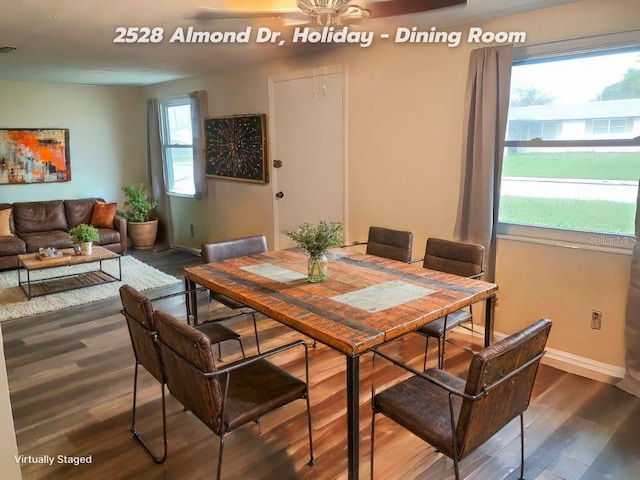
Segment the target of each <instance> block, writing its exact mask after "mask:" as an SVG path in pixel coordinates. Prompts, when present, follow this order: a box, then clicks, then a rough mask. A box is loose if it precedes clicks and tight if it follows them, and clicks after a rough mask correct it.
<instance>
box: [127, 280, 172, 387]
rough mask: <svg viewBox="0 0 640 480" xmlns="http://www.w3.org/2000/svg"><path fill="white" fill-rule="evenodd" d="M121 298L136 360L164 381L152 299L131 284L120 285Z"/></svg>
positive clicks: (157, 378)
mask: <svg viewBox="0 0 640 480" xmlns="http://www.w3.org/2000/svg"><path fill="white" fill-rule="evenodd" d="M120 300H121V301H122V314H123V315H124V318H126V320H127V327H128V328H129V336H130V337H131V346H132V347H133V353H134V355H135V357H136V360H137V361H138V363H139V364H140V365H142V366H143V367H144V368H146V369H147V371H148V372H149V373H150V374H151V375H153V376H154V377H155V378H156V380H158V381H159V382H163V383H164V376H163V374H162V365H161V363H160V356H159V354H158V347H157V345H156V343H155V341H154V339H153V335H154V332H155V329H156V328H155V322H154V320H153V306H152V305H151V300H149V298H147V297H145V296H144V295H143V294H142V293H140V292H139V291H138V290H136V289H135V288H133V287H131V286H130V285H123V286H122V287H120Z"/></svg>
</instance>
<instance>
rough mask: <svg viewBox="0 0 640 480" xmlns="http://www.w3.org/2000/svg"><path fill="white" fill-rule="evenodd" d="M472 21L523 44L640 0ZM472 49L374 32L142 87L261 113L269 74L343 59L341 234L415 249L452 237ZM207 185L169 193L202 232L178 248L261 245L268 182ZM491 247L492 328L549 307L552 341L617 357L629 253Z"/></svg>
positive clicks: (625, 22)
mask: <svg viewBox="0 0 640 480" xmlns="http://www.w3.org/2000/svg"><path fill="white" fill-rule="evenodd" d="M475 25H476V26H480V27H482V28H483V29H484V30H490V31H502V30H504V31H513V30H515V31H525V32H527V43H532V44H537V43H544V42H550V41H554V40H563V39H568V38H577V37H583V36H588V35H594V34H601V33H607V32H618V31H625V30H631V29H637V28H640V3H638V2H637V1H635V0H614V1H610V2H600V1H598V0H586V1H579V2H575V3H572V4H568V5H564V6H560V7H555V8H552V9H547V10H542V11H537V12H533V13H526V14H521V15H516V16H511V17H505V18H501V19H497V20H493V21H490V22H485V23H479V24H475ZM427 27H428V26H427ZM467 28H468V27H465V26H462V27H455V28H453V30H461V31H466V30H467ZM477 47H478V45H469V44H467V43H465V42H462V43H461V45H460V46H458V47H455V48H449V47H447V46H446V45H442V44H431V45H395V44H393V43H391V42H389V43H384V42H381V41H378V42H374V45H373V46H372V47H371V48H369V49H361V48H359V47H347V48H342V49H340V48H333V49H331V50H330V51H329V52H328V53H326V54H319V55H316V56H315V57H305V58H299V59H295V58H294V59H289V60H286V61H279V62H271V63H268V64H263V65H259V66H255V67H252V68H246V69H240V70H235V71H232V72H226V73H223V74H215V75H210V76H206V77H201V78H196V79H190V80H188V81H177V82H171V83H168V84H163V85H157V86H154V87H150V88H147V89H146V92H145V94H146V95H148V96H151V95H157V96H166V95H174V94H178V93H184V92H186V91H189V90H194V89H205V90H207V92H208V95H209V113H210V115H211V116H216V115H227V114H239V113H258V112H268V90H267V88H268V78H269V76H274V75H279V74H282V73H285V72H290V71H294V70H299V69H301V68H310V67H322V66H323V65H332V64H344V65H345V66H346V70H347V73H346V78H347V82H346V85H347V87H346V89H347V95H346V102H347V136H348V151H347V153H348V158H347V162H348V191H347V205H348V214H347V223H348V228H349V232H350V237H351V239H357V240H364V239H365V238H366V231H367V229H368V227H369V225H372V224H378V225H386V226H389V227H395V228H400V229H409V230H412V231H413V232H414V235H415V239H416V240H415V245H414V249H415V254H414V256H415V257H418V256H421V255H422V250H423V248H424V244H425V241H426V238H427V237H428V236H441V237H444V238H452V236H453V228H454V222H455V216H456V210H457V204H458V192H459V178H460V139H461V131H462V117H463V101H464V88H465V82H466V73H467V65H468V59H469V53H470V51H471V50H472V49H474V48H477ZM208 185H209V189H210V196H209V198H208V199H207V200H204V201H203V202H200V207H201V209H200V210H198V209H194V208H192V206H191V205H193V203H197V202H194V201H190V200H183V199H180V201H179V202H178V201H174V202H173V205H174V217H175V218H179V219H180V221H179V222H177V223H180V222H183V223H184V222H188V223H194V222H195V223H196V225H198V226H200V225H201V227H199V229H200V232H201V236H200V238H198V239H196V240H195V241H192V242H191V243H190V244H188V245H187V246H191V247H194V248H197V246H198V245H199V242H200V241H201V239H202V238H207V239H209V240H216V239H222V238H229V237H233V236H240V235H245V234H251V233H258V232H265V233H267V235H268V236H269V240H270V243H271V240H272V239H271V236H272V230H273V225H272V222H273V217H272V212H271V205H272V190H271V185H249V184H242V183H238V182H230V181H224V180H218V179H209V180H208ZM202 205H204V207H202ZM176 207H177V208H176ZM203 210H204V211H205V212H206V216H205V217H203V216H202V212H203ZM205 218H206V220H205ZM178 230H180V231H185V227H184V226H178ZM202 230H204V232H202ZM271 244H272V243H271ZM498 255H499V263H498V272H497V282H498V283H499V285H500V294H499V307H498V310H497V329H498V330H499V331H502V332H504V333H510V332H512V331H514V330H516V329H517V328H518V327H520V326H522V325H524V324H526V323H528V322H530V321H532V320H534V319H536V318H538V317H541V316H548V317H551V318H552V319H553V320H554V321H555V322H556V326H555V327H554V329H553V331H552V334H551V339H550V341H549V346H550V347H551V348H553V349H558V350H561V351H564V352H568V353H569V354H572V355H576V356H581V357H587V358H589V359H592V360H595V361H597V362H603V363H606V364H610V365H614V366H618V367H620V366H622V365H623V363H624V341H623V327H624V305H625V301H626V284H627V282H628V275H629V273H628V271H629V257H628V256H625V255H618V254H610V253H603V252H594V251H588V250H570V249H566V248H562V247H555V246H548V245H537V244H530V243H522V242H514V241H511V240H505V239H503V240H500V242H499V251H498ZM525 272H526V273H525ZM589 279H598V280H597V281H590V280H589ZM592 309H597V310H601V311H602V312H603V318H604V320H603V330H602V331H600V332H594V331H592V330H590V328H589V321H590V312H591V310H592ZM594 345H597V348H593V346H594Z"/></svg>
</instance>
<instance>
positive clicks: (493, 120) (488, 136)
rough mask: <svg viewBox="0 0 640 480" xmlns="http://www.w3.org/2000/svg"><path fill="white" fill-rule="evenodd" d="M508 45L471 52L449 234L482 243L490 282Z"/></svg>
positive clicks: (504, 121) (510, 59) (510, 52)
mask: <svg viewBox="0 0 640 480" xmlns="http://www.w3.org/2000/svg"><path fill="white" fill-rule="evenodd" d="M512 64H513V47H512V46H511V45H505V46H499V47H486V48H480V49H477V50H473V51H472V52H471V58H470V61H469V72H468V76H467V92H466V100H465V116H464V118H465V125H464V131H463V137H462V145H463V151H462V179H461V186H460V202H459V204H458V217H457V220H456V227H455V234H454V235H455V237H456V239H457V240H459V241H462V242H470V243H477V244H480V245H484V247H485V266H484V271H485V277H484V278H485V279H486V280H488V281H491V282H493V281H495V262H496V233H497V226H498V209H499V201H500V178H501V176H502V154H503V150H504V141H505V134H506V129H507V113H508V109H509V88H510V83H511V66H512Z"/></svg>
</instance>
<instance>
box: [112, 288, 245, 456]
mask: <svg viewBox="0 0 640 480" xmlns="http://www.w3.org/2000/svg"><path fill="white" fill-rule="evenodd" d="M178 295H184V292H179V293H175V294H172V295H165V296H163V297H158V298H156V299H153V300H160V299H165V298H169V297H173V296H178ZM120 299H121V301H122V310H121V313H122V314H123V315H124V317H125V319H126V321H127V328H128V330H129V337H130V339H131V346H132V348H133V354H134V356H135V370H134V377H133V408H132V420H131V432H132V433H133V436H134V437H135V438H136V439H137V440H138V441H139V442H140V444H141V445H142V446H143V447H144V448H145V450H147V452H149V454H150V455H151V456H152V457H153V460H154V461H155V462H156V463H162V462H164V460H165V459H166V458H167V428H166V413H165V387H164V386H165V383H166V381H165V376H164V372H163V369H162V364H161V362H160V354H159V351H158V347H157V345H156V343H155V342H154V337H155V335H156V325H155V320H154V318H153V310H154V309H153V304H152V301H153V300H152V299H150V298H148V297H146V296H145V295H144V294H142V293H140V292H139V291H138V290H136V289H135V288H133V287H132V286H130V285H123V286H122V287H120ZM197 328H198V329H199V331H200V332H201V333H202V335H205V336H206V337H207V338H208V339H209V342H210V343H211V344H218V348H220V344H221V343H222V342H225V341H227V340H236V341H237V342H238V343H239V344H240V350H241V352H242V357H243V358H244V348H243V347H242V341H241V340H240V335H239V334H238V333H236V332H234V331H233V330H231V329H230V328H227V327H225V326H224V325H220V324H216V323H211V322H207V323H203V324H202V325H199V326H198V327H197ZM140 365H142V367H144V369H145V370H147V372H149V373H150V374H151V375H152V376H153V377H154V378H155V379H156V380H157V381H158V382H159V383H160V388H161V398H162V442H163V453H162V455H157V454H156V453H155V452H154V451H153V450H152V449H151V447H150V446H149V445H148V444H147V442H146V441H145V440H144V438H143V437H142V434H141V433H140V432H139V431H138V427H137V426H136V400H137V392H138V367H139V366H140Z"/></svg>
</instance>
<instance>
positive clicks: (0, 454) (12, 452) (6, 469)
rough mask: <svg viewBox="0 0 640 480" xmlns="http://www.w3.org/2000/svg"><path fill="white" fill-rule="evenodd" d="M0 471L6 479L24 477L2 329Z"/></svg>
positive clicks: (0, 357) (0, 353)
mask: <svg viewBox="0 0 640 480" xmlns="http://www.w3.org/2000/svg"><path fill="white" fill-rule="evenodd" d="M0 425H2V428H0V471H1V472H2V478H3V479H6V480H18V479H20V478H22V475H21V473H20V465H19V464H18V462H16V456H17V455H18V447H17V445H16V436H15V430H14V428H13V416H12V414H11V402H10V399H9V385H8V383H7V365H6V362H5V360H4V344H3V342H2V331H1V330H0Z"/></svg>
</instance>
